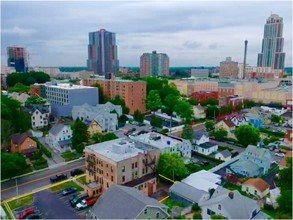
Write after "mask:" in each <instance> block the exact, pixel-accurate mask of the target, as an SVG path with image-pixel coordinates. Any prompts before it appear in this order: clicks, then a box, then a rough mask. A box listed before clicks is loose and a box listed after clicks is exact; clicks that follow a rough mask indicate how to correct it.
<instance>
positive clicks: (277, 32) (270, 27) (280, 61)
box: [257, 14, 285, 69]
mask: <svg viewBox="0 0 293 220" xmlns="http://www.w3.org/2000/svg"><path fill="white" fill-rule="evenodd" d="M283 46H284V38H283V18H282V17H280V16H278V15H276V14H272V15H271V16H270V17H269V18H268V19H267V22H266V24H265V26H264V35H263V40H262V48H261V53H259V54H258V57H257V66H258V67H271V68H272V69H284V62H285V53H284V52H283Z"/></svg>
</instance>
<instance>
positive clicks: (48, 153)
mask: <svg viewBox="0 0 293 220" xmlns="http://www.w3.org/2000/svg"><path fill="white" fill-rule="evenodd" d="M34 140H35V141H36V142H37V144H38V148H39V149H40V150H41V151H42V152H43V153H44V154H45V155H46V156H47V157H49V158H51V157H52V152H51V151H49V150H48V149H47V148H46V147H45V146H44V145H43V144H42V143H41V142H40V141H39V140H38V139H37V138H34Z"/></svg>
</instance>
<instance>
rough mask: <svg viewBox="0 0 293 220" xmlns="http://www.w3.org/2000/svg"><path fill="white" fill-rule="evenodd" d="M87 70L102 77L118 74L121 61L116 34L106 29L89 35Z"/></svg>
mask: <svg viewBox="0 0 293 220" xmlns="http://www.w3.org/2000/svg"><path fill="white" fill-rule="evenodd" d="M87 68H88V71H93V72H94V73H96V74H100V75H105V74H108V73H117V72H118V70H119V61H118V58H117V45H116V34H115V33H112V32H109V31H106V30H105V29H101V30H100V31H96V32H90V33H89V45H88V60H87Z"/></svg>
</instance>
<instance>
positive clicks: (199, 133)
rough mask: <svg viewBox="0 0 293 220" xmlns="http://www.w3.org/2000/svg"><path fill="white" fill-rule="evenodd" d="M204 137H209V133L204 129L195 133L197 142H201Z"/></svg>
mask: <svg viewBox="0 0 293 220" xmlns="http://www.w3.org/2000/svg"><path fill="white" fill-rule="evenodd" d="M203 135H205V136H206V137H209V134H208V132H207V131H206V130H205V129H202V130H198V131H196V132H195V135H194V138H195V140H200V139H201V137H202V136H203Z"/></svg>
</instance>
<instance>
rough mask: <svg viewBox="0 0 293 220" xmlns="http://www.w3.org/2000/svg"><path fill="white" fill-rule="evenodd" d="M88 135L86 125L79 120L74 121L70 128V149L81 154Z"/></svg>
mask: <svg viewBox="0 0 293 220" xmlns="http://www.w3.org/2000/svg"><path fill="white" fill-rule="evenodd" d="M88 139H89V134H88V131H87V126H86V124H85V123H84V122H83V121H81V120H78V119H77V120H76V122H75V123H74V125H73V126H72V147H73V148H74V149H75V150H76V151H77V152H78V153H83V150H84V143H87V142H88Z"/></svg>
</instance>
